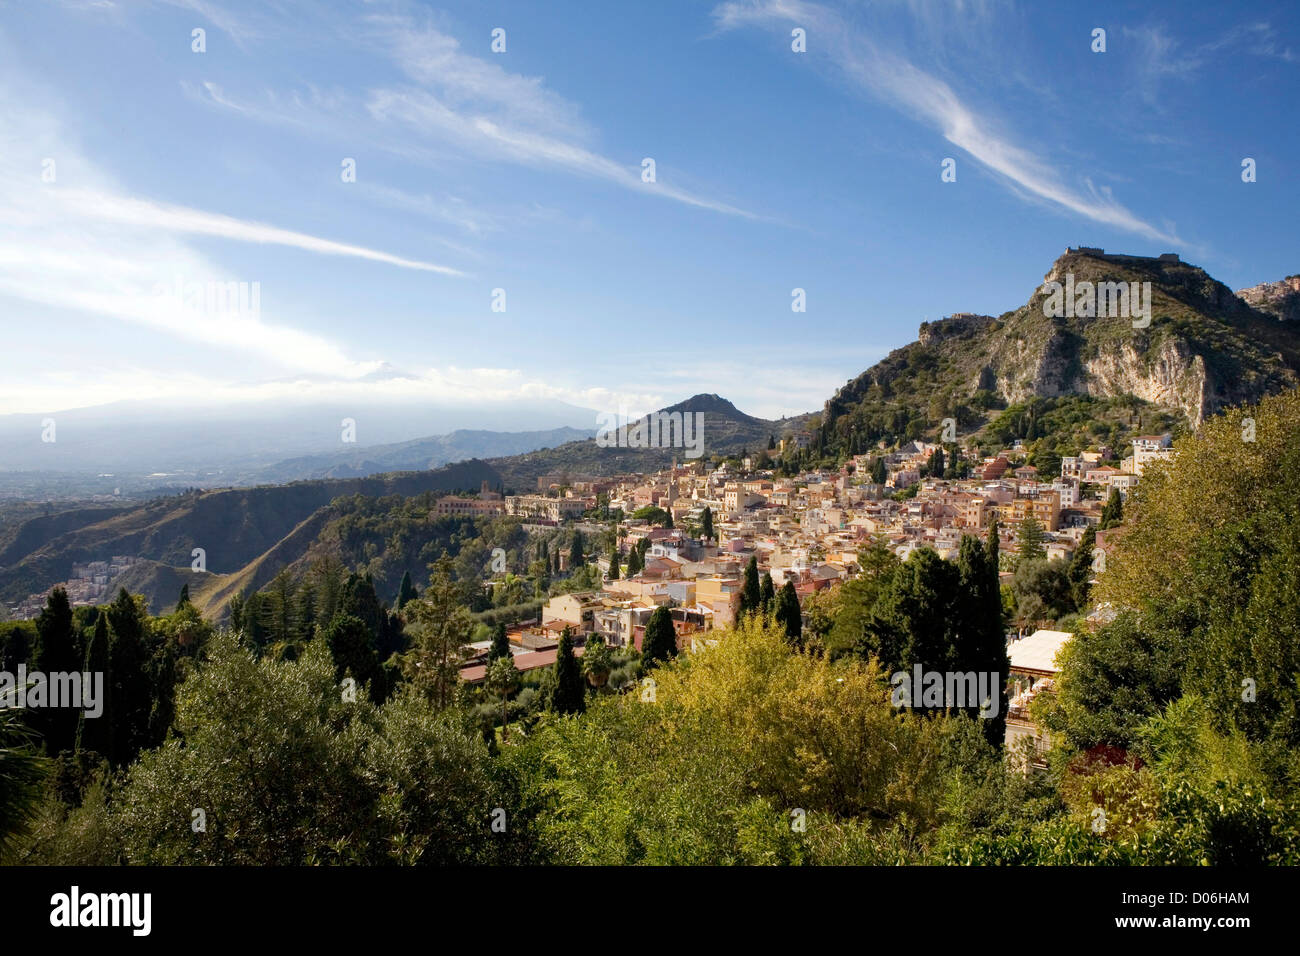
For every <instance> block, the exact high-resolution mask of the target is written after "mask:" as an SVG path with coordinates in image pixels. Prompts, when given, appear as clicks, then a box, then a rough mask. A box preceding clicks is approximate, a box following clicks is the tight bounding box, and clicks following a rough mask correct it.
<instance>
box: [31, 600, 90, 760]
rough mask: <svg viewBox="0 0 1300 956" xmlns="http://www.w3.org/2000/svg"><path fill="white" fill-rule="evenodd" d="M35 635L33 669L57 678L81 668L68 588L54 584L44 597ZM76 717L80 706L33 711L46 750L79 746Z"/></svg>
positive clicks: (34, 724) (80, 654)
mask: <svg viewBox="0 0 1300 956" xmlns="http://www.w3.org/2000/svg"><path fill="white" fill-rule="evenodd" d="M36 635H37V640H36V661H35V667H34V668H33V670H37V671H42V672H43V673H44V674H45V676H46V679H47V680H49V681H53V680H54V675H55V674H56V673H59V674H73V673H77V672H78V671H80V670H81V665H82V664H83V663H84V661H85V657H84V656H83V654H82V651H81V647H80V642H79V641H78V640H77V634H76V631H75V629H74V628H73V625H72V605H71V604H69V602H68V592H67V591H65V590H64V589H63V588H55V589H54V590H53V591H51V592H50V596H49V597H48V598H46V599H45V607H44V608H42V609H41V613H40V615H39V616H38V617H37V618H36ZM47 692H48V691H47ZM77 719H78V718H77V710H76V709H75V708H72V707H51V708H48V709H42V710H40V711H34V712H33V713H32V715H31V723H32V726H33V728H34V729H36V730H39V731H40V733H41V735H42V736H43V737H44V738H45V748H46V752H47V753H48V754H49V755H50V756H51V757H53V756H55V755H56V754H59V753H61V752H62V751H64V750H71V749H72V748H73V747H75V746H76V743H77Z"/></svg>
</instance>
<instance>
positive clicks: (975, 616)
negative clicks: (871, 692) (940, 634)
mask: <svg viewBox="0 0 1300 956" xmlns="http://www.w3.org/2000/svg"><path fill="white" fill-rule="evenodd" d="M990 558H991V555H990V554H989V549H988V548H986V547H985V546H984V543H983V542H982V541H980V540H979V538H976V537H975V536H973V535H966V536H965V537H963V538H962V539H961V546H960V549H959V550H958V555H957V569H958V573H959V575H960V578H959V590H958V597H957V601H956V607H955V609H954V613H955V614H956V615H957V616H958V619H959V637H958V641H957V644H956V646H955V647H954V654H953V657H954V664H953V669H954V670H956V671H961V672H967V671H973V672H974V673H976V674H985V673H992V674H996V675H997V677H996V679H995V680H994V681H993V693H994V695H995V697H994V698H993V700H991V701H990V702H989V705H990V708H991V709H992V708H996V711H997V712H996V714H993V715H992V716H989V717H985V719H984V721H983V728H984V734H985V737H986V739H987V740H988V741H989V743H991V744H993V745H994V746H1001V745H1002V743H1003V738H1004V736H1005V732H1006V709H1007V708H1006V704H1007V701H1006V682H1007V675H1008V672H1009V669H1010V662H1009V661H1008V659H1007V639H1006V633H1005V631H1004V630H1003V626H1002V593H1001V589H1000V587H999V586H998V569H997V566H996V565H995V564H994V563H993V562H992V560H990ZM983 703H984V702H983V701H975V702H971V701H967V705H968V709H969V710H971V711H972V712H975V713H978V711H979V709H980V707H981V706H982V705H983Z"/></svg>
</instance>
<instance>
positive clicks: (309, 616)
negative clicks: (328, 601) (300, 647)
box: [295, 581, 317, 644]
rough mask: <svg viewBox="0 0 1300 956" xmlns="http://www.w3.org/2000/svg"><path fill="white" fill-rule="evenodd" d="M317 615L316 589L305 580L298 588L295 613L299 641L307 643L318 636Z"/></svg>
mask: <svg viewBox="0 0 1300 956" xmlns="http://www.w3.org/2000/svg"><path fill="white" fill-rule="evenodd" d="M316 617H317V614H316V589H315V588H314V587H312V586H311V584H310V583H308V582H306V581H304V582H303V585H302V587H301V588H300V589H299V590H298V608H297V612H296V614H295V619H296V620H297V623H298V635H297V639H298V641H299V642H301V643H303V644H305V643H307V642H308V641H310V640H311V639H312V638H313V637H315V636H316Z"/></svg>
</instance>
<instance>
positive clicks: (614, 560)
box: [609, 551, 621, 581]
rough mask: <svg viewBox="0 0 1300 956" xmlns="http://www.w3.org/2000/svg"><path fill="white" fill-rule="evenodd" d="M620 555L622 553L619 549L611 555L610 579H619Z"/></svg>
mask: <svg viewBox="0 0 1300 956" xmlns="http://www.w3.org/2000/svg"><path fill="white" fill-rule="evenodd" d="M620 557H621V555H620V554H619V553H618V551H615V552H614V553H613V554H611V555H610V556H609V579H610V580H611V581H617V580H618V559H619V558H620Z"/></svg>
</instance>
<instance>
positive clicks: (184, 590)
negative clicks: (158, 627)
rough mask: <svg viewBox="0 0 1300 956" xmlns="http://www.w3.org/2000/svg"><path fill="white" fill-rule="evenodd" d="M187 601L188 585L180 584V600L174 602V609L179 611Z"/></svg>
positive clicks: (188, 596)
mask: <svg viewBox="0 0 1300 956" xmlns="http://www.w3.org/2000/svg"><path fill="white" fill-rule="evenodd" d="M189 603H190V586H189V585H188V584H182V585H181V596H180V600H178V601H177V602H176V610H178V611H179V610H180V609H181V608H183V607H184V606H185V605H187V604H189Z"/></svg>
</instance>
